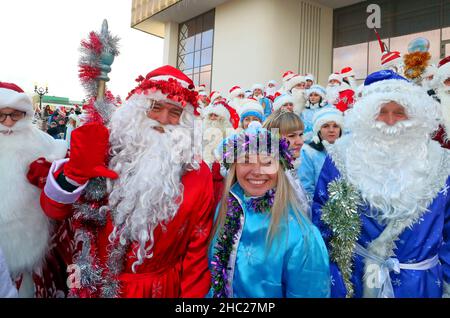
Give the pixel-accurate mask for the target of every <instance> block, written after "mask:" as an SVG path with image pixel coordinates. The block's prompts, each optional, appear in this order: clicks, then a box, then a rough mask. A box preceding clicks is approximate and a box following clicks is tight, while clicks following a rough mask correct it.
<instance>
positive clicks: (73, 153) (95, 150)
mask: <svg viewBox="0 0 450 318" xmlns="http://www.w3.org/2000/svg"><path fill="white" fill-rule="evenodd" d="M108 143H109V132H108V129H107V128H106V127H105V126H103V125H101V124H98V123H90V124H86V125H83V126H81V127H79V128H77V129H75V130H74V131H73V132H72V135H71V140H70V159H69V162H67V163H66V164H65V165H64V175H65V176H66V177H67V178H69V179H71V180H73V181H75V182H77V183H79V184H83V183H85V182H86V181H88V180H89V179H92V178H97V177H105V178H111V179H116V178H118V177H119V176H118V175H117V173H116V172H114V171H113V170H110V169H108V168H107V167H106V159H107V154H108Z"/></svg>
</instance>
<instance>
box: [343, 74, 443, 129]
mask: <svg viewBox="0 0 450 318" xmlns="http://www.w3.org/2000/svg"><path fill="white" fill-rule="evenodd" d="M390 101H393V102H396V103H398V104H399V105H402V106H403V107H404V108H405V110H406V114H407V116H408V118H409V119H415V120H418V121H420V122H421V123H422V126H423V127H427V130H429V133H432V132H433V131H435V130H437V128H438V126H439V120H440V118H441V117H442V114H440V108H439V103H438V102H436V101H435V100H434V99H433V98H432V97H431V96H429V95H428V94H427V93H426V92H425V90H424V89H423V88H422V87H420V86H417V85H415V84H413V83H411V82H409V81H406V80H400V79H388V80H382V81H378V82H375V83H372V84H370V85H365V86H364V88H363V90H362V97H361V98H360V99H358V100H357V102H356V103H355V104H354V105H353V109H352V111H351V112H349V113H348V114H347V115H346V116H345V124H346V127H347V128H348V129H349V130H350V131H352V130H358V129H367V127H370V126H371V125H373V123H374V120H375V117H376V115H377V114H378V113H379V110H380V107H381V105H382V104H383V103H388V102H390Z"/></svg>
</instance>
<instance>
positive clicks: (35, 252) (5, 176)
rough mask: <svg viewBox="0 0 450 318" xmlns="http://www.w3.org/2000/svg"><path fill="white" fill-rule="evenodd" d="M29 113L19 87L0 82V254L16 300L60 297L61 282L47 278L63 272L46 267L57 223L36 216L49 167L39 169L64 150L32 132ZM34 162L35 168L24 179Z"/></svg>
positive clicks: (61, 155)
mask: <svg viewBox="0 0 450 318" xmlns="http://www.w3.org/2000/svg"><path fill="white" fill-rule="evenodd" d="M33 114H34V111H33V106H32V103H31V100H30V98H29V97H28V96H27V95H26V94H25V93H24V91H23V90H22V89H21V88H20V87H19V86H17V85H15V84H12V83H4V82H0V148H1V149H2V151H1V153H0V170H1V175H2V177H1V181H0V192H1V193H2V199H1V200H0V250H2V251H3V255H4V260H5V262H6V266H7V268H8V269H9V271H10V274H11V279H13V280H14V281H15V282H16V285H17V287H18V290H19V297H64V291H63V289H64V283H65V279H64V278H62V276H61V275H59V273H56V272H53V273H50V271H52V270H53V269H56V271H59V270H62V273H64V272H65V268H62V269H61V268H59V269H57V268H56V267H57V266H56V267H55V268H54V267H52V266H53V265H57V264H58V263H57V262H56V260H55V259H54V258H53V256H54V254H53V252H54V250H52V248H51V245H52V244H56V242H55V241H53V242H52V236H53V235H54V234H55V231H58V228H59V227H58V226H59V224H56V223H55V222H51V220H50V219H49V218H48V217H47V216H46V215H45V214H44V212H43V211H42V209H41V207H40V205H39V195H40V192H41V189H40V188H39V187H38V186H43V183H44V182H45V176H46V174H47V172H48V167H49V166H50V165H49V164H48V166H47V168H45V165H46V160H48V161H53V160H56V159H61V158H64V157H65V155H66V152H67V147H66V144H65V142H64V141H62V140H55V139H53V138H52V137H51V136H50V135H47V134H46V133H44V132H43V131H41V130H40V129H38V128H37V127H35V126H34V125H33V124H32V119H33ZM38 158H40V159H39V161H36V162H35V163H34V164H33V166H34V167H35V168H36V169H33V172H32V173H29V174H27V172H28V168H29V165H30V164H31V163H32V162H34V161H35V160H36V159H38ZM45 159H46V160H45ZM27 177H28V179H27ZM30 181H31V182H32V183H33V184H32V183H30ZM50 258H51V259H50ZM61 281H62V284H59V285H58V283H61ZM57 285H58V286H57Z"/></svg>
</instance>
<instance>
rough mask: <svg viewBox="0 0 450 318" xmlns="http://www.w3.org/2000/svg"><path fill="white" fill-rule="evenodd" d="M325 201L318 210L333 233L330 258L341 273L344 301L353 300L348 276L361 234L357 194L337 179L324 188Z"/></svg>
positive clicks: (359, 202) (359, 199)
mask: <svg viewBox="0 0 450 318" xmlns="http://www.w3.org/2000/svg"><path fill="white" fill-rule="evenodd" d="M328 194H329V200H328V201H327V203H326V204H325V205H324V206H323V207H322V217H321V218H322V221H323V222H324V223H325V224H327V225H328V226H329V227H330V229H331V230H332V231H333V237H332V239H331V241H330V246H331V253H330V254H331V255H330V256H331V259H332V260H333V261H334V262H336V264H337V265H338V266H339V269H340V270H341V274H342V277H343V279H344V283H345V287H346V289H347V298H351V297H353V294H354V288H353V284H352V282H351V281H350V278H351V277H352V267H353V253H354V250H355V246H356V241H357V240H358V238H359V235H360V232H361V220H360V217H359V215H358V206H359V205H360V204H361V197H360V195H359V192H358V191H357V190H356V188H355V187H353V186H352V185H351V184H349V183H347V182H346V181H345V180H343V179H342V178H341V179H338V180H334V181H332V182H330V184H329V185H328Z"/></svg>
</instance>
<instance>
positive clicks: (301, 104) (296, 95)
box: [291, 88, 306, 116]
mask: <svg viewBox="0 0 450 318" xmlns="http://www.w3.org/2000/svg"><path fill="white" fill-rule="evenodd" d="M291 92H292V93H291V95H292V98H293V99H294V113H295V114H297V115H298V116H300V114H301V113H302V111H303V110H304V109H305V106H306V95H305V90H304V89H301V88H293V89H292V90H291Z"/></svg>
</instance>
